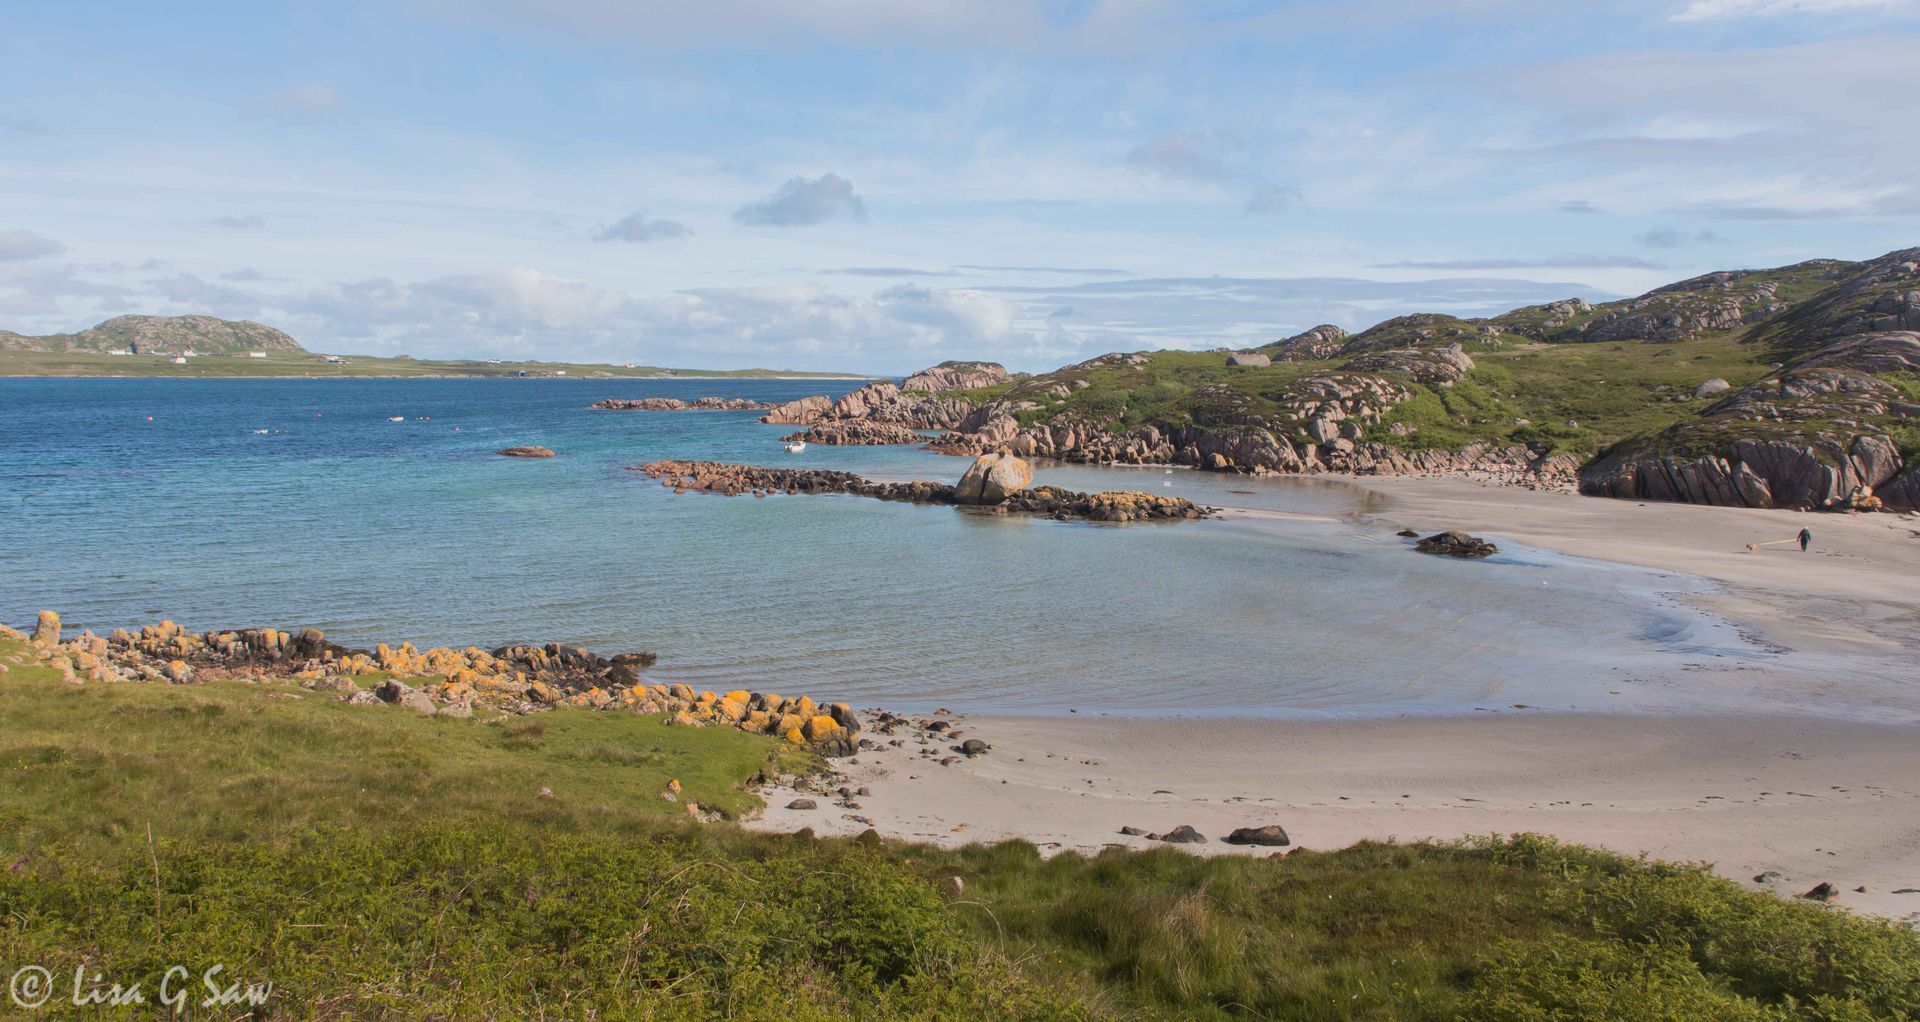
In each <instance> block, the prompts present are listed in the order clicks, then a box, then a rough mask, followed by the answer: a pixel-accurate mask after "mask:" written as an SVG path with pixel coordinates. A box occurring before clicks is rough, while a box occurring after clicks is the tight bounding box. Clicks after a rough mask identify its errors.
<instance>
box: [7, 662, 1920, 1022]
mask: <svg viewBox="0 0 1920 1022" xmlns="http://www.w3.org/2000/svg"><path fill="white" fill-rule="evenodd" d="M18 653H19V646H18V644H5V645H4V646H3V647H0V660H5V659H7V658H9V657H14V656H17V654H18ZM52 673H53V672H50V671H47V670H46V669H45V668H40V667H36V666H33V665H32V661H30V660H28V661H25V662H14V663H13V664H11V670H10V671H9V672H8V673H6V674H3V675H0V777H4V779H5V783H3V784H0V963H12V964H13V965H14V966H16V967H17V964H20V963H38V964H44V965H45V966H46V967H48V968H50V969H52V970H53V971H54V973H55V974H56V975H61V976H70V975H71V972H72V969H73V968H74V967H75V966H76V965H78V964H81V963H85V964H86V966H87V968H88V969H89V970H94V971H99V972H101V973H102V974H104V975H106V976H109V977H112V978H115V979H121V980H123V981H127V982H131V981H134V980H144V981H145V982H146V983H147V984H148V986H149V988H151V987H152V986H153V985H154V984H155V983H157V982H158V978H159V976H160V975H161V974H162V973H163V972H164V971H165V969H166V968H167V967H168V966H169V965H171V964H174V963H186V964H188V965H189V966H190V967H191V968H192V970H193V973H194V975H196V976H197V975H198V974H199V973H200V972H201V971H202V970H204V969H205V968H207V967H208V966H210V965H213V964H220V965H223V966H225V968H226V969H227V970H228V972H229V973H230V974H231V975H232V976H233V977H235V978H236V979H251V980H255V981H271V982H273V983H274V984H275V989H274V994H273V999H272V1001H271V1003H270V1009H271V1010H270V1011H268V1012H267V1013H266V1015H265V1016H264V1017H271V1018H319V1019H329V1020H332V1019H384V1018H394V1019H412V1018H444V1019H455V1018H457V1019H503V1020H504V1019H586V1018H591V1019H597V1020H615V1019H680V1018H689V1019H691V1018H714V1017H734V1018H753V1019H762V1018H764V1019H772V1018H780V1019H801V1020H811V1019H829V1018H872V1019H893V1018H916V1019H951V1018H971V1019H1049V1018H1058V1019H1101V1020H1106V1019H1112V1020H1121V1019H1170V1020H1171V1019H1183V1020H1184V1019H1200V1020H1226V1019H1268V1018H1285V1019H1383V1020H1384V1019H1395V1020H1399V1019H1413V1020H1429V1019H1430V1020H1443V1019H1445V1020H1452V1019H1466V1020H1503V1022H1504V1020H1529V1022H1534V1020H1538V1022H1548V1020H1575V1019H1593V1020H1596V1022H1597V1020H1601V1019H1620V1020H1628V1022H1636V1020H1647V1022H1651V1020H1656V1019H1658V1020H1679V1019H1695V1018H1708V1019H1714V1018H1718V1019H1765V1020H1774V1022H1785V1020H1830V1019H1905V1020H1912V1019H1915V1018H1920V940H1916V938H1915V936H1914V935H1913V934H1912V933H1911V932H1908V931H1906V930H1904V929H1901V928H1898V927H1896V926H1893V925H1890V924H1883V923H1876V922H1870V921H1865V920H1861V919H1856V918H1854V917H1851V916H1849V915H1847V914H1845V913H1843V912H1840V911H1835V910H1829V909H1825V908H1821V907H1816V906H1812V905H1805V904H1786V903H1782V902H1780V901H1777V900H1774V899H1772V898H1770V897H1767V896H1763V895H1758V894H1752V893H1748V892H1744V891H1741V890H1740V889H1738V888H1737V887H1736V886H1735V885H1733V884H1730V883H1727V882H1724V881H1721V880H1717V879H1714V878H1713V877H1711V876H1710V875H1708V874H1707V873H1705V872H1704V871H1702V870H1700V869H1697V868H1691V867H1680V866H1668V865H1660V864H1650V863H1645V862H1640V861H1637V860H1632V859H1626V858H1622V857H1619V856H1615V855H1611V854H1606V853H1601V852H1595V851H1590V850H1586V849H1581V848H1577V847H1571V846H1564V845H1560V844H1557V843H1554V842H1552V841H1548V840H1545V839H1540V838H1525V837H1523V838H1515V839H1488V840H1483V841H1477V842H1467V843H1460V844H1446V845H1434V844H1409V845H1401V844H1382V843H1365V844H1361V845H1356V846H1354V847H1352V848H1348V849H1343V850H1339V851H1297V852H1294V853H1293V854H1291V855H1286V856H1280V857H1273V858H1255V857H1220V858H1200V857H1196V856H1192V855H1189V854H1187V853H1185V852H1183V851H1177V850H1173V849H1160V850H1156V851H1150V852H1133V851H1126V850H1121V849H1109V850H1107V851H1105V852H1103V853H1101V854H1099V855H1096V856H1090V857H1089V856H1081V855H1077V854H1071V853H1069V854H1062V855H1058V856H1055V857H1054V858H1051V859H1042V858H1041V857H1040V854H1039V852H1038V850H1036V849H1035V848H1034V847H1033V846H1032V845H1030V844H1027V843H1024V842H1007V843H1003V844H998V845H993V846H975V847H970V848H964V849H959V850H945V849H939V848H934V847H931V846H924V845H911V844H900V843H889V842H880V841H873V840H867V839H814V838H813V837H811V836H810V835H805V834H802V835H763V834H755V833H751V832H748V831H745V830H742V829H740V828H738V827H735V826H733V825H732V824H729V823H724V822H722V823H707V824H701V823H695V822H692V821H689V820H687V819H686V818H685V817H684V815H683V811H682V807H681V806H679V805H676V804H674V803H668V802H664V801H663V800H661V799H660V797H659V794H660V791H661V790H662V789H663V788H664V787H665V784H666V781H667V780H668V779H669V778H678V779H679V780H680V781H681V783H682V785H683V786H684V787H685V789H686V791H685V796H684V797H690V798H693V799H696V800H697V801H699V802H700V803H701V804H702V805H712V806H716V807H720V808H724V809H726V810H727V811H729V812H736V813H737V812H743V811H746V810H748V809H750V808H751V806H752V805H754V804H755V802H754V798H753V796H752V795H751V794H749V793H748V792H746V791H744V790H742V788H741V787H740V786H741V784H742V783H743V782H745V781H746V780H747V779H748V778H750V777H752V776H754V775H755V774H756V773H759V772H760V771H763V770H767V769H782V770H792V769H796V768H801V767H803V766H804V765H805V764H804V763H801V762H797V761H795V760H794V759H793V758H792V757H793V756H795V755H796V754H795V753H792V752H790V751H782V750H783V747H782V746H781V745H780V744H779V743H777V742H773V741H770V740H768V739H765V738H762V737H758V736H752V735H747V734H744V733H741V732H737V731H730V730H726V729H717V728H716V729H695V728H674V727H666V726H663V725H661V724H659V723H658V722H656V721H653V720H650V719H646V718H641V717H637V716H632V715H626V714H615V713H592V712H588V711H555V712H550V713H546V714H540V715H537V716H534V717H528V718H518V719H514V720H512V721H509V722H506V723H503V724H489V723H485V722H482V721H478V720H465V721H463V720H447V719H436V718H421V717H417V716H414V715H412V714H409V713H407V712H405V711H402V710H398V709H391V708H385V707H348V706H345V705H343V704H340V703H336V702H333V701H331V700H329V699H326V698H325V697H323V696H320V695H316V694H313V693H299V694H301V695H303V696H304V698H301V699H297V700H296V699H287V698H284V696H285V695H288V694H293V693H296V692H298V690H296V689H292V688H290V687H287V686H282V685H278V684H265V685H258V686H255V685H245V684H240V683H219V684H209V685H199V686H163V685H138V684H128V685H111V686H108V685H91V686H85V687H72V686H67V685H64V684H62V683H60V682H58V681H57V680H56V679H55V678H54V677H51V676H50V675H51V674H52ZM781 756H785V757H787V759H786V760H785V761H784V762H778V763H776V759H775V757H781ZM543 787H544V788H547V789H550V791H551V793H552V794H551V795H550V796H543V795H541V794H540V789H541V788H543ZM829 811H831V810H829ZM149 827H151V839H150V838H149V831H148V828H149ZM952 877H959V878H962V879H963V880H964V882H965V888H964V895H963V896H962V897H961V898H959V899H958V900H949V899H947V898H945V897H943V896H942V895H941V894H940V893H938V892H939V891H940V890H941V889H942V886H943V884H944V883H945V882H946V881H947V879H948V878H952ZM9 971H10V970H9ZM49 1017H52V1016H49ZM102 1017H118V1016H111V1015H103V1016H102ZM195 1017H202V1016H195ZM213 1017H227V1016H224V1015H220V1016H213Z"/></svg>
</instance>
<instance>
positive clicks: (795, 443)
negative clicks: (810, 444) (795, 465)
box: [780, 440, 807, 454]
mask: <svg viewBox="0 0 1920 1022" xmlns="http://www.w3.org/2000/svg"><path fill="white" fill-rule="evenodd" d="M780 446H781V447H783V448H785V449H786V452H787V453H788V454H799V453H800V452H801V451H804V450H806V449H807V442H806V441H805V440H789V441H787V442H786V443H784V444H781V445H780Z"/></svg>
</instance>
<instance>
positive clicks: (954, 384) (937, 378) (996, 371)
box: [900, 362, 1011, 393]
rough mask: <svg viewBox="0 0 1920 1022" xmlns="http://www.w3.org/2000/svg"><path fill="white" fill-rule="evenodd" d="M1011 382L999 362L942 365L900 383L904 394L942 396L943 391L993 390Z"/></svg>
mask: <svg viewBox="0 0 1920 1022" xmlns="http://www.w3.org/2000/svg"><path fill="white" fill-rule="evenodd" d="M1009 379H1011V377H1010V376H1008V375H1007V367H1006V366H1003V365H1001V364H1000V363H998V362H942V363H940V364H939V365H937V366H934V367H933V368H931V369H922V370H920V371H919V372H917V373H914V374H913V375H912V376H909V377H907V378H906V379H905V380H902V381H900V389H901V390H904V391H926V392H929V393H939V392H940V391H943V390H975V389H978V388H980V387H993V386H998V385H999V384H1002V383H1005V382H1007V381H1008V380H1009Z"/></svg>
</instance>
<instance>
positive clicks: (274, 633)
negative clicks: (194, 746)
mask: <svg viewBox="0 0 1920 1022" xmlns="http://www.w3.org/2000/svg"><path fill="white" fill-rule="evenodd" d="M0 639H12V640H15V641H20V642H27V643H29V644H30V648H31V649H32V650H33V652H34V655H35V656H36V657H37V658H38V659H39V660H41V661H42V662H44V663H45V664H47V665H48V666H49V667H52V668H54V669H56V670H58V671H59V672H60V676H61V678H62V679H64V680H65V681H66V682H68V683H69V684H75V685H83V684H114V683H139V682H153V683H160V684H174V685H188V684H195V683H200V682H207V681H215V680H220V679H241V680H246V681H252V682H264V681H268V680H272V679H283V680H286V681H288V682H290V683H293V684H297V685H298V686H299V687H301V688H304V689H308V690H311V691H315V692H326V693H331V694H332V695H333V697H334V698H335V699H337V700H339V701H341V702H345V703H348V704H350V705H354V706H393V707H396V708H400V709H406V710H410V711H413V712H416V713H421V714H427V715H434V716H443V717H473V716H475V715H476V714H479V713H493V714H496V715H501V716H507V715H522V714H529V713H539V712H542V711H546V710H551V709H556V708H560V707H573V708H580V709H590V710H604V711H610V712H620V711H624V712H628V713H639V714H647V715H654V716H661V717H664V718H665V719H666V720H667V721H668V722H669V723H672V724H679V725H685V726H688V727H734V728H738V729H740V730H742V731H747V732H751V733H754V734H764V735H771V736H774V737H778V738H782V739H784V740H786V741H788V742H792V743H793V744H795V745H800V746H804V747H807V748H810V749H813V750H815V751H816V752H819V753H821V754H822V755H827V756H844V755H851V754H852V753H853V752H854V751H855V749H856V747H857V743H858V741H859V734H860V720H859V718H858V716H857V715H856V714H855V713H854V711H853V708H852V707H850V706H848V705H847V704H846V703H816V702H815V701H814V700H812V699H810V698H808V697H806V696H798V697H789V696H782V695H776V694H773V693H768V692H749V691H747V690H744V689H740V690H735V691H731V692H724V693H719V692H711V691H695V690H694V689H693V688H692V686H689V685H686V684H679V683H673V684H663V683H649V682H648V681H647V680H646V678H645V677H644V676H643V674H642V672H643V671H646V670H648V669H650V668H652V667H653V666H654V663H655V661H656V657H655V656H654V654H652V653H647V652H638V653H620V654H616V655H614V656H612V657H603V656H600V655H599V654H596V653H594V652H593V651H591V650H588V649H585V648H583V647H580V646H574V645H569V644H566V643H559V642H549V643H545V644H539V645H536V644H529V643H521V644H515V645H509V646H501V647H498V648H496V649H494V650H491V651H488V650H483V649H480V648H478V647H474V646H468V647H466V648H464V649H453V648H450V647H444V646H435V647H432V648H429V649H426V650H417V649H415V648H414V647H413V645H412V644H411V643H401V644H400V645H399V646H397V647H395V646H389V645H387V644H386V643H381V644H380V645H378V646H375V647H374V648H373V649H358V648H353V647H348V646H343V645H340V644H338V643H335V642H330V641H328V640H327V637H326V635H325V634H324V633H323V632H321V631H320V630H318V629H314V628H306V629H302V630H300V631H298V632H293V631H282V630H280V629H275V628H247V629H237V630H231V629H230V630H221V631H207V632H192V631H188V630H187V629H184V628H182V627H180V626H179V625H177V624H175V623H173V622H172V621H162V622H161V623H159V624H158V625H147V626H145V627H143V628H141V629H139V630H138V631H128V630H126V629H116V630H115V631H113V632H112V633H111V634H109V635H105V636H101V635H95V634H93V633H92V632H82V633H81V634H80V635H78V636H75V637H73V638H70V639H65V640H64V641H63V640H62V638H61V624H60V615H59V614H57V613H55V612H54V611H51V610H46V611H41V612H40V615H39V620H38V621H37V622H36V624H35V626H34V630H33V633H32V635H30V636H29V635H27V634H24V633H22V632H19V631H15V630H14V629H12V628H8V627H6V626H4V625H0ZM5 671H6V667H5V665H3V664H0V672H5ZM368 683H372V686H371V687H368Z"/></svg>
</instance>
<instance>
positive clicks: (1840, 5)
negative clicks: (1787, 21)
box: [1673, 0, 1920, 21]
mask: <svg viewBox="0 0 1920 1022" xmlns="http://www.w3.org/2000/svg"><path fill="white" fill-rule="evenodd" d="M1916 8H1920V3H1917V2H1916V0H1692V2H1691V3H1689V4H1687V6H1685V7H1683V8H1681V9H1680V10H1679V11H1678V12H1677V13H1675V14H1674V15H1673V20H1674V21H1717V20H1720V19H1722V18H1755V17H1779V16H1781V15H1788V14H1841V13H1845V12H1848V11H1869V10H1900V9H1908V10H1913V9H1916Z"/></svg>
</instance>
